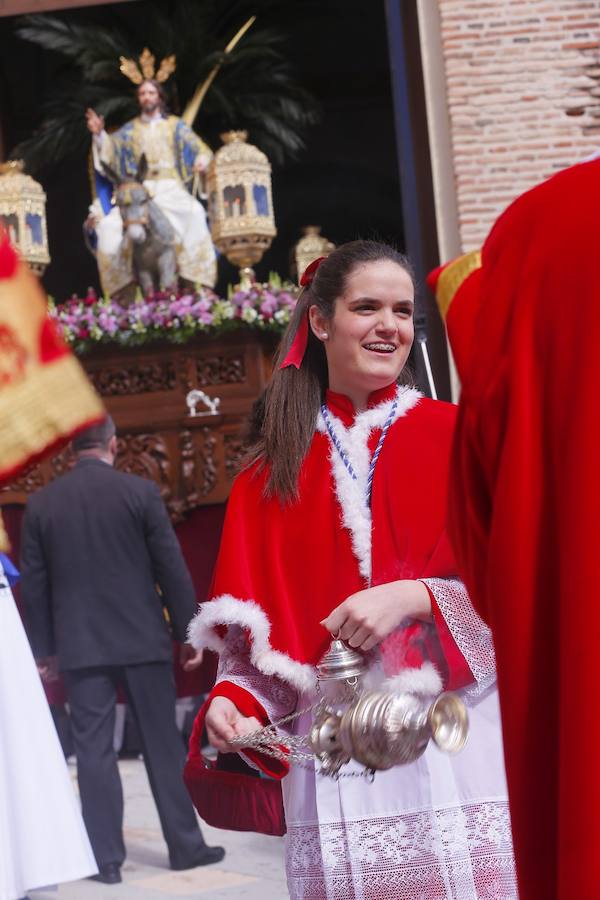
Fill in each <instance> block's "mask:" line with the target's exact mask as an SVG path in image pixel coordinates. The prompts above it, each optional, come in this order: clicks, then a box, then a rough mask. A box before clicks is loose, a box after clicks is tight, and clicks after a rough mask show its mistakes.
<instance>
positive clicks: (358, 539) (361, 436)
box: [317, 387, 422, 583]
mask: <svg viewBox="0 0 600 900" xmlns="http://www.w3.org/2000/svg"><path fill="white" fill-rule="evenodd" d="M421 397H422V394H421V393H420V392H419V391H417V390H415V389H414V388H408V387H398V388H397V390H396V400H397V402H398V405H397V408H396V413H395V416H394V420H393V421H394V422H395V421H397V419H399V418H400V417H401V416H405V415H406V413H407V412H408V411H409V410H410V409H412V408H413V407H414V406H416V405H417V403H418V402H419V400H420V399H421ZM393 402H394V401H393V399H392V400H385V401H384V402H383V403H380V404H379V406H374V407H373V408H372V409H367V410H365V411H364V412H362V413H358V415H357V416H356V418H355V420H354V424H353V425H351V426H350V427H349V428H346V427H345V426H344V424H343V423H342V422H340V420H339V419H338V418H336V416H334V415H333V413H332V412H331V411H329V415H330V417H331V423H332V426H333V429H334V431H335V433H336V435H337V437H338V439H339V441H340V444H341V445H342V447H343V448H344V452H345V454H346V456H347V457H348V459H349V460H350V463H351V464H352V468H353V469H354V471H355V472H356V476H357V480H356V481H354V479H353V478H352V476H351V475H350V473H349V472H348V470H347V469H346V466H345V465H344V462H343V460H342V458H341V456H340V454H339V453H338V451H337V450H336V448H335V447H334V446H333V443H331V439H330V445H331V449H330V453H329V459H330V461H331V468H332V471H333V478H334V481H335V490H336V495H337V498H338V502H339V504H340V507H341V510H342V522H343V524H344V527H345V528H347V529H348V531H349V532H350V535H351V538H352V549H353V551H354V555H355V556H356V558H357V560H358V567H359V571H360V574H361V575H362V577H363V578H364V579H365V581H366V582H367V583H368V582H369V581H370V580H371V510H370V509H369V507H368V506H367V504H366V494H367V479H368V477H369V465H370V463H371V458H370V455H369V444H368V441H369V436H370V434H371V432H372V431H374V430H375V429H376V428H379V429H381V428H383V426H384V425H385V423H386V421H387V418H388V416H389V414H390V411H391V409H392V404H393ZM317 431H320V432H324V433H325V434H327V428H326V425H325V422H324V420H323V416H322V414H321V413H319V416H318V418H317Z"/></svg>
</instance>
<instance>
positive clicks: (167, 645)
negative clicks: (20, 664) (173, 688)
mask: <svg viewBox="0 0 600 900" xmlns="http://www.w3.org/2000/svg"><path fill="white" fill-rule="evenodd" d="M21 569H22V580H21V596H22V598H23V602H24V605H25V616H26V622H27V625H28V632H29V639H30V641H31V645H32V649H33V652H34V655H35V656H37V657H42V656H52V655H54V654H55V653H56V654H57V655H58V660H59V666H60V668H61V669H63V670H64V669H80V668H85V667H87V666H103V665H131V664H136V663H142V662H158V661H167V660H170V659H172V644H171V637H170V634H169V629H168V626H167V624H166V621H165V616H164V609H163V605H164V606H165V607H166V608H167V610H168V612H169V616H170V620H171V625H172V629H173V636H174V637H175V639H176V640H180V641H183V640H185V631H186V627H187V624H188V622H189V620H190V618H191V617H192V616H193V614H194V612H195V610H196V599H195V595H194V588H193V585H192V581H191V578H190V575H189V572H188V570H187V568H186V565H185V562H184V560H183V556H182V553H181V549H180V547H179V543H178V541H177V538H176V537H175V532H174V531H173V528H172V526H171V523H170V521H169V517H168V515H167V511H166V509H165V505H164V503H163V501H162V499H161V497H160V493H159V490H158V487H157V486H156V484H154V482H152V481H147V480H146V479H144V478H138V477H137V475H125V474H124V473H122V472H117V471H116V470H115V469H113V468H112V466H110V465H108V464H107V463H105V462H102V460H99V459H96V458H89V457H88V458H84V459H82V460H80V461H79V462H78V463H77V465H76V466H75V468H74V469H72V471H71V472H69V473H68V474H66V475H63V476H62V477H61V478H58V479H57V480H56V481H53V482H51V484H49V485H48V486H47V487H45V488H44V489H43V490H41V491H39V492H38V493H36V494H34V495H33V496H32V497H31V498H30V500H29V502H28V504H27V509H26V511H25V519H24V523H23V535H22V552H21ZM157 584H158V585H159V586H160V590H161V593H162V597H161V596H160V595H159V592H158V591H157V588H156V585H157Z"/></svg>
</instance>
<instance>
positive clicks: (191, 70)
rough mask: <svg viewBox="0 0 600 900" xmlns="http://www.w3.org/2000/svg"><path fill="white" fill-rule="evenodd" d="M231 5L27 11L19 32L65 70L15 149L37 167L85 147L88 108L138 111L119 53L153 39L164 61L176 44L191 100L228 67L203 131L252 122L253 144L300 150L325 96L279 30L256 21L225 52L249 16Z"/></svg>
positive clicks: (179, 75)
mask: <svg viewBox="0 0 600 900" xmlns="http://www.w3.org/2000/svg"><path fill="white" fill-rule="evenodd" d="M259 2H260V0H259ZM226 6H227V8H226V9H224V5H223V4H222V3H220V2H219V0H178V2H177V3H176V4H167V3H165V2H164V0H156V2H155V3H154V4H153V5H152V6H151V7H150V10H149V12H148V13H147V14H146V15H144V16H143V17H141V18H140V20H139V22H138V20H136V23H137V24H136V25H132V24H131V20H129V21H128V22H126V21H125V19H124V18H123V17H122V16H120V15H119V13H118V10H117V8H115V12H114V17H113V21H114V24H113V25H111V27H106V22H105V21H104V23H103V25H102V27H99V26H98V24H97V22H96V21H95V20H94V18H93V16H92V15H91V14H90V16H91V17H90V16H88V17H87V18H86V19H81V18H79V19H77V20H74V19H73V17H72V15H71V16H69V15H65V14H52V15H50V14H38V15H31V16H25V17H22V18H21V20H20V23H19V26H18V29H17V33H18V35H19V36H20V37H21V38H23V39H24V40H27V41H29V42H33V43H34V44H37V45H38V46H39V47H41V48H43V49H44V50H46V51H48V52H51V53H55V54H59V55H60V56H62V58H63V59H64V60H65V68H64V71H63V72H62V77H61V79H60V80H59V83H52V84H49V85H48V89H47V94H46V97H45V98H44V103H43V106H42V123H41V125H40V128H39V130H38V131H37V132H36V134H34V135H33V136H32V137H30V138H29V139H28V140H26V141H24V142H23V143H22V144H21V145H20V146H19V147H18V148H15V152H17V151H18V152H19V153H21V154H22V155H23V156H24V158H25V159H26V162H27V164H28V167H29V168H30V170H31V171H36V170H37V169H39V168H40V167H42V166H47V165H49V164H51V162H52V161H59V160H60V159H63V158H65V157H68V156H75V155H81V154H82V153H84V152H85V148H86V147H87V146H89V140H90V138H89V134H88V132H87V130H86V127H85V120H84V114H85V109H86V108H87V107H88V106H93V107H94V108H95V109H96V110H97V111H98V112H99V113H101V114H102V115H104V116H105V118H106V121H107V125H109V126H111V125H114V126H118V125H121V124H123V123H124V122H125V121H127V119H129V118H132V117H133V116H134V115H135V114H136V112H137V105H136V102H135V99H134V97H133V94H132V90H131V85H130V84H129V82H128V81H127V80H126V79H125V78H124V77H123V76H122V75H121V74H120V72H119V68H118V59H119V57H120V56H122V55H123V56H127V57H133V58H137V56H138V55H139V53H140V52H141V50H142V49H143V46H150V47H151V48H152V52H153V53H154V54H155V56H156V57H157V60H159V59H161V58H163V57H164V56H168V55H169V54H170V53H173V52H176V54H177V70H176V73H175V76H174V78H173V79H172V80H171V82H172V83H173V87H174V89H175V92H176V96H177V98H178V102H179V104H180V105H181V107H182V108H183V107H184V106H185V105H186V104H187V102H188V101H189V100H190V98H191V97H192V96H193V94H194V92H195V91H196V88H197V87H198V85H200V84H202V83H203V82H204V80H205V79H206V78H207V76H208V74H209V73H210V72H211V71H212V69H213V68H214V67H215V66H216V65H220V69H219V73H218V75H217V77H216V79H215V81H214V82H213V84H212V85H211V87H210V89H209V91H208V94H207V96H206V99H205V102H204V104H203V106H202V108H201V110H200V114H199V116H198V123H197V124H198V128H199V131H200V132H201V133H202V134H203V135H204V136H206V135H207V134H208V135H217V134H219V133H220V132H222V131H225V130H227V129H230V128H234V127H237V128H247V129H248V130H249V131H250V133H251V140H252V141H253V143H256V144H257V145H258V146H259V147H261V149H262V150H264V151H265V152H266V153H267V154H268V155H269V156H270V157H271V158H272V159H273V162H276V163H283V162H284V161H285V160H286V159H289V158H294V157H296V156H297V155H298V153H299V152H300V151H301V150H302V148H303V146H304V134H305V132H306V129H307V128H308V127H309V126H310V125H311V124H313V123H314V122H315V121H316V120H317V118H318V107H317V104H316V103H315V101H314V100H313V98H312V97H311V96H310V95H309V94H308V93H307V92H306V91H305V90H304V89H303V88H302V87H301V86H300V85H299V84H298V83H297V82H296V80H295V78H294V76H293V73H292V71H291V69H290V66H289V64H288V62H287V59H286V56H285V38H284V36H283V35H282V34H281V33H280V32H278V31H276V30H274V29H272V28H268V27H264V26H263V27H258V26H254V27H253V28H252V29H250V31H249V32H248V33H247V34H246V35H244V38H243V40H242V41H241V42H240V44H239V45H238V46H237V47H236V48H235V50H234V51H233V52H232V53H231V54H229V55H226V54H225V53H224V52H223V47H224V46H225V44H226V43H227V40H229V38H230V37H231V36H232V34H234V33H235V31H236V30H237V28H239V27H240V25H241V24H242V23H243V21H245V19H246V18H247V12H245V11H244V10H245V9H246V10H247V7H245V5H244V3H243V0H239V2H235V0H234V2H231V3H229V4H227V5H226ZM105 17H106V11H105ZM236 22H237V24H236ZM168 86H169V83H167V87H168Z"/></svg>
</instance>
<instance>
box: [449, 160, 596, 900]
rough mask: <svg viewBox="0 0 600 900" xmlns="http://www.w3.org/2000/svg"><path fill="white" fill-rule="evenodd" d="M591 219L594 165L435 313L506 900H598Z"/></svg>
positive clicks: (529, 201)
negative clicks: (488, 701) (499, 787)
mask: <svg viewBox="0 0 600 900" xmlns="http://www.w3.org/2000/svg"><path fill="white" fill-rule="evenodd" d="M599 209H600V161H598V162H596V161H595V162H591V163H587V164H581V165H578V166H575V167H573V168H571V169H568V170H566V171H564V172H561V173H560V174H558V175H556V176H554V177H553V178H552V179H550V180H549V181H547V182H545V183H544V184H542V185H540V186H539V187H537V188H535V189H534V190H532V191H530V192H528V193H527V194H525V195H523V196H522V197H520V198H519V199H518V200H517V201H516V202H515V203H514V204H513V205H512V206H511V207H510V208H509V209H508V210H507V212H505V213H504V215H503V216H502V217H501V218H500V219H499V220H498V222H497V223H496V225H495V227H494V229H493V230H492V232H491V234H490V236H489V238H488V239H487V241H486V243H485V245H484V247H483V251H482V259H483V263H482V269H481V273H480V276H478V277H477V279H476V280H475V281H474V280H473V279H471V284H470V286H469V285H468V284H467V283H465V291H464V292H463V291H462V290H459V291H458V292H457V293H456V296H455V298H454V300H453V301H452V303H453V307H455V310H454V313H453V315H455V316H456V320H455V324H457V325H458V323H459V322H460V321H462V328H459V329H458V331H457V332H456V333H455V335H454V338H455V339H456V341H457V342H458V343H459V344H460V348H461V349H460V353H459V356H460V357H461V360H462V369H461V371H460V375H461V379H462V385H463V387H462V396H461V403H460V412H459V419H458V425H457V433H456V442H455V447H454V459H453V469H452V478H451V504H450V514H451V532H452V536H453V540H454V543H455V547H456V550H457V554H458V559H459V564H460V570H461V573H462V575H463V577H464V580H465V582H466V585H467V588H468V589H469V592H470V594H471V596H472V597H473V602H474V603H475V604H476V605H477V606H478V608H479V611H480V613H481V614H482V615H483V617H484V618H485V619H486V620H487V621H488V622H489V624H490V625H491V627H492V630H493V633H494V640H495V645H496V653H497V664H498V686H499V691H500V702H501V709H502V722H503V730H504V740H505V755H506V768H507V776H508V786H509V796H510V805H511V818H512V823H513V834H514V840H515V853H516V859H517V871H518V876H519V887H520V896H521V897H522V898H523V900H553V898H560V900H597V898H598V897H600V853H599V847H600V814H599V811H600V774H599V766H598V747H599V745H600V716H599V715H598V712H597V708H596V707H597V702H596V679H597V674H598V655H599V654H598V633H599V631H600V612H599V609H600V605H599V598H600V566H599V565H598V556H599V550H598V547H597V543H598V541H597V527H598V519H599V517H600V456H599V452H598V445H597V434H598V427H597V423H596V419H597V409H598V403H599V391H600V363H599V360H600V279H599V277H598V268H597V263H598V220H599ZM474 284H478V285H479V288H478V290H477V292H476V293H474V291H473V285H474ZM449 325H450V321H449ZM464 329H467V333H469V334H472V335H474V336H475V339H474V340H473V343H472V346H471V352H470V354H468V356H467V355H466V354H465V353H464V350H465V342H464V340H463V336H464V333H465V331H464ZM449 332H450V338H451V342H453V343H454V341H453V333H452V329H451V328H449Z"/></svg>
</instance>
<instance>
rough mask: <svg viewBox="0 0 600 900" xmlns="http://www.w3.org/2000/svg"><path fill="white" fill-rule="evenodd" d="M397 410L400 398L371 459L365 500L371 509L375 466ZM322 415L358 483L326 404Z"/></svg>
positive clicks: (347, 466) (353, 478)
mask: <svg viewBox="0 0 600 900" xmlns="http://www.w3.org/2000/svg"><path fill="white" fill-rule="evenodd" d="M397 408H398V398H397V397H396V398H395V399H394V402H393V403H392V408H391V409H390V414H389V416H388V417H387V419H386V421H385V425H384V426H383V428H382V430H381V434H380V436H379V440H378V441H377V446H376V447H375V453H374V454H373V457H372V459H371V464H370V465H369V474H368V476H367V491H366V497H365V500H366V503H367V506H368V507H369V509H370V508H371V495H372V493H373V476H374V474H375V466H376V465H377V460H378V459H379V454H380V453H381V448H382V447H383V442H384V441H385V438H386V435H387V433H388V431H389V430H390V425H391V424H392V422H393V421H394V416H395V414H396V410H397ZM321 415H322V416H323V421H324V422H325V428H326V429H327V433H328V435H329V437H330V438H331V442H332V444H333V446H334V447H335V449H336V450H337V452H338V453H339V454H340V457H341V460H342V462H343V463H344V466H345V467H346V470H347V471H348V474H349V475H350V477H351V478H352V480H353V481H358V475H357V474H356V472H355V471H354V468H353V466H352V463H351V462H350V460H349V459H348V455H347V454H346V451H345V450H344V448H343V447H342V445H341V443H340V439H339V438H338V436H337V434H336V433H335V430H334V428H333V423H332V421H331V418H330V417H329V410H328V409H327V407H326V405H325V404H324V403H322V404H321Z"/></svg>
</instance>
